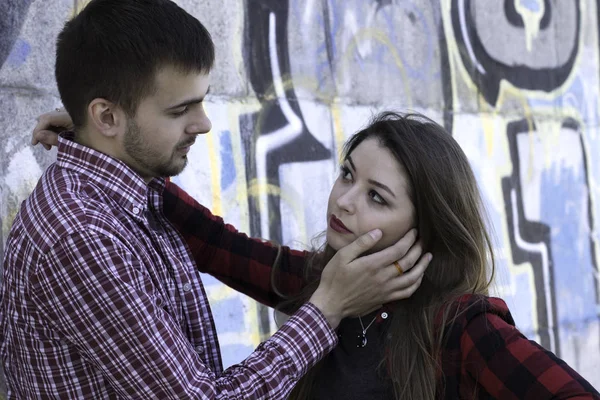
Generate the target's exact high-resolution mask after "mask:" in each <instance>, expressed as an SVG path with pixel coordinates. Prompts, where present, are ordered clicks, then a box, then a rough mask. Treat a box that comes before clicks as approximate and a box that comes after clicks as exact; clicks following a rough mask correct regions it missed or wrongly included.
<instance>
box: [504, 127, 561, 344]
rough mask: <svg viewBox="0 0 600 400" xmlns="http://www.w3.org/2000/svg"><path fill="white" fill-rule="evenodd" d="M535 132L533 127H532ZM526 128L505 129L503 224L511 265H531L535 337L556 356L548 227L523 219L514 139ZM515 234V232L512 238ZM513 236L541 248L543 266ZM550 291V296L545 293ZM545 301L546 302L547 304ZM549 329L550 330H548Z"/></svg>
mask: <svg viewBox="0 0 600 400" xmlns="http://www.w3.org/2000/svg"><path fill="white" fill-rule="evenodd" d="M531 128H532V129H535V125H532V127H531ZM529 131H530V126H529V123H528V121H527V120H520V121H515V122H511V123H509V124H508V126H507V132H506V133H507V136H508V143H509V150H510V158H511V161H512V166H513V172H512V175H510V176H508V177H506V178H503V179H502V192H503V197H504V204H505V210H506V223H507V226H508V230H509V239H510V248H511V253H512V259H513V262H514V263H515V264H521V263H524V262H529V263H531V266H532V268H533V275H534V284H535V290H536V293H537V296H536V298H537V304H536V308H537V316H538V321H537V323H538V328H539V331H538V334H539V336H540V342H541V343H540V344H541V345H542V346H544V347H545V348H547V349H550V350H552V351H554V352H555V353H556V354H559V353H560V346H559V340H558V321H557V317H556V312H557V309H556V293H555V286H554V276H553V275H554V274H553V269H552V267H553V262H552V251H551V249H552V243H551V237H550V227H549V226H548V225H546V224H543V223H541V222H537V221H530V220H528V219H527V218H526V217H525V207H524V204H523V193H522V182H521V165H520V159H519V148H518V144H517V139H518V136H519V135H528V134H529ZM515 232H517V233H516V234H515ZM516 235H519V236H520V238H521V239H522V240H523V241H524V242H526V243H528V244H534V245H537V244H542V245H543V246H544V247H545V248H546V251H547V263H548V265H547V266H544V265H543V263H544V259H543V257H542V255H541V254H540V253H539V252H534V251H529V250H526V249H524V248H522V247H520V246H519V245H518V244H517V238H516ZM546 288H550V293H546ZM548 299H549V300H548ZM550 326H552V329H550V328H549V327H550Z"/></svg>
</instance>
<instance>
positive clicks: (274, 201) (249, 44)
mask: <svg viewBox="0 0 600 400" xmlns="http://www.w3.org/2000/svg"><path fill="white" fill-rule="evenodd" d="M288 12H289V1H287V0H246V2H245V15H246V20H245V26H244V29H245V32H244V40H245V43H244V58H245V65H246V69H247V73H248V77H249V79H250V84H251V86H252V89H253V90H254V92H255V93H256V95H257V97H258V99H259V101H260V110H259V111H258V112H256V113H253V114H250V115H243V116H241V117H240V129H241V133H242V138H243V141H244V148H245V152H246V157H245V158H246V160H245V162H246V171H247V173H246V177H247V182H248V185H249V186H251V185H252V184H253V182H255V180H256V178H257V162H258V161H264V162H266V167H267V168H266V170H267V180H268V183H269V184H270V185H273V186H275V187H279V186H280V180H279V167H280V166H281V165H283V164H286V163H292V162H302V161H318V160H327V159H330V158H331V152H330V151H329V150H328V149H327V148H325V147H324V146H323V145H322V144H321V143H320V142H319V141H318V140H317V139H316V138H315V137H314V136H313V135H312V134H311V133H310V132H309V130H308V128H307V127H306V123H305V122H304V117H303V115H302V112H301V110H300V107H299V105H298V100H297V98H296V94H295V91H294V87H293V85H292V84H291V83H290V80H289V78H290V77H291V67H290V55H289V48H288V39H287V21H288ZM273 23H274V26H272V24H273ZM271 29H274V33H275V37H276V46H275V49H274V50H275V51H274V54H273V55H272V53H271V51H272V50H273V48H272V42H271V41H270V38H269V34H270V30H271ZM272 57H276V59H272ZM273 62H275V63H276V64H277V66H278V68H279V73H280V76H279V77H275V71H273V68H272V63H273ZM279 78H280V79H285V80H286V81H287V82H286V85H285V100H286V101H287V105H289V108H290V109H291V112H293V113H294V114H295V116H296V117H297V118H299V119H300V121H301V125H302V128H301V133H300V134H298V135H296V136H295V138H294V139H293V140H291V141H289V142H287V143H286V144H284V145H282V146H281V147H278V148H275V149H272V150H271V151H269V152H268V153H267V154H266V160H257V159H256V157H257V155H256V143H257V140H258V139H259V138H260V137H264V136H266V135H276V134H278V132H280V131H281V130H282V129H284V128H286V127H287V126H288V125H289V124H290V121H289V120H288V118H287V117H286V115H285V113H284V112H283V110H282V105H281V101H282V99H278V98H276V97H275V96H274V83H275V82H274V80H275V79H279ZM323 123H324V124H327V123H329V122H327V121H323ZM248 203H249V210H250V234H251V235H252V236H255V237H268V238H269V239H271V240H274V241H276V242H279V243H281V241H282V231H281V211H280V198H279V196H275V195H269V196H268V207H267V210H268V211H267V212H268V214H269V215H268V216H267V217H268V220H269V228H268V229H269V231H268V232H262V231H261V223H260V221H261V217H263V218H264V217H265V216H261V214H260V213H261V210H260V205H259V203H258V198H257V197H254V196H249V198H248ZM263 212H264V211H263ZM259 313H260V321H261V322H260V325H261V327H260V328H261V333H262V334H263V335H268V334H269V333H270V321H269V317H268V312H267V310H266V308H262V309H261V310H260V311H259Z"/></svg>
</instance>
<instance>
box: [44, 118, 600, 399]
mask: <svg viewBox="0 0 600 400" xmlns="http://www.w3.org/2000/svg"><path fill="white" fill-rule="evenodd" d="M67 122H68V115H66V114H64V113H63V114H61V115H60V116H58V117H53V118H51V119H49V120H47V124H48V125H57V126H67V125H65V124H66V123H67ZM43 128H44V127H43V126H42V127H40V126H38V128H36V129H37V131H38V132H40V131H43ZM40 129H41V130H40ZM37 140H39V141H41V142H42V143H44V144H45V145H46V146H49V145H50V144H53V143H54V141H55V138H54V137H52V134H51V133H49V132H45V133H44V134H40V135H37V136H36V137H34V144H35V142H36V141H37ZM343 159H344V162H343V164H342V166H341V169H340V174H339V177H338V179H337V180H336V182H335V184H334V187H333V189H332V191H331V194H330V197H329V202H328V207H327V223H328V227H327V231H326V243H325V244H324V245H323V247H322V249H321V251H318V252H315V253H314V257H313V258H312V259H311V260H310V262H309V264H308V266H307V268H306V269H305V276H304V279H303V280H304V284H302V283H299V284H298V285H294V286H290V285H289V277H286V278H285V279H283V280H281V279H278V277H279V276H278V274H277V273H276V274H275V275H274V276H272V278H273V279H272V280H273V283H274V286H275V287H277V283H278V282H288V284H287V285H286V286H285V288H283V285H281V286H280V289H281V290H280V291H279V293H280V296H281V297H286V298H287V301H285V302H284V303H282V304H281V305H280V308H281V309H282V310H283V311H285V312H290V311H293V310H294V308H297V307H299V306H300V305H301V304H303V303H304V302H305V301H306V300H307V299H308V298H310V296H311V295H312V293H313V292H314V290H315V289H316V287H317V286H318V282H319V277H320V271H321V270H322V268H323V267H324V266H325V265H326V264H327V261H328V260H329V259H330V258H331V257H333V255H334V254H335V253H336V251H337V250H339V249H340V248H341V247H343V246H345V245H346V244H348V243H350V242H352V241H353V240H354V239H355V238H356V237H358V236H360V235H361V234H362V233H365V232H368V231H370V230H372V229H375V228H378V229H381V231H382V233H383V236H382V239H381V240H380V241H379V242H378V244H377V247H376V248H374V249H373V251H376V250H378V249H381V248H384V247H386V246H388V245H389V244H391V243H394V242H395V241H396V240H398V239H399V238H400V237H402V236H403V235H404V234H405V233H406V232H407V231H409V230H410V229H412V228H417V230H418V232H419V234H420V240H421V243H422V247H423V248H426V249H428V250H429V251H430V252H431V253H433V254H434V255H435V257H433V260H432V261H431V262H430V264H429V267H428V269H427V271H426V273H425V277H424V279H423V282H422V284H421V286H420V288H419V289H418V290H417V291H416V292H415V293H414V294H413V296H412V297H410V298H409V299H407V300H402V301H399V302H396V303H394V304H386V305H384V307H383V308H382V309H379V310H377V311H375V312H373V313H370V314H368V315H363V316H361V317H359V318H353V319H345V320H343V321H342V322H341V323H340V325H339V327H338V330H337V332H338V337H339V345H338V347H337V348H336V349H334V350H333V352H332V353H330V354H329V355H328V356H326V357H325V358H324V359H323V360H322V361H321V362H320V363H319V364H318V365H317V366H315V367H314V368H313V369H312V370H311V371H309V372H308V374H307V375H305V377H304V378H302V379H301V380H300V381H299V382H298V384H297V385H296V387H295V389H294V391H293V392H292V394H291V396H290V398H291V399H342V398H343V399H411V400H412V399H456V398H466V399H473V398H481V399H489V398H498V399H505V398H506V399H564V398H570V399H600V395H599V394H598V392H597V391H595V390H594V388H593V387H592V386H591V385H590V384H589V383H588V382H586V381H585V380H584V379H583V378H582V377H581V376H580V375H579V374H577V373H576V372H575V371H574V370H572V369H571V368H570V367H569V366H568V365H566V364H565V363H564V362H563V361H562V360H560V359H558V358H557V357H556V356H554V355H553V354H552V353H550V352H548V351H546V350H544V349H543V348H542V347H540V346H539V345H537V344H536V343H534V342H531V341H528V340H527V339H526V338H525V337H524V336H523V335H522V334H521V333H520V332H519V331H518V330H517V329H516V328H515V327H514V321H513V319H512V317H511V315H510V312H509V311H508V308H507V307H506V304H505V303H504V302H503V301H502V300H500V299H497V298H491V297H487V291H488V287H489V285H490V283H491V279H492V276H493V271H494V257H493V251H492V246H491V243H490V239H489V236H488V233H487V231H486V226H485V219H484V213H483V209H482V205H481V198H480V194H479V191H478V188H477V184H476V181H475V178H474V175H473V172H472V170H471V167H470V165H469V162H468V160H467V158H466V157H465V155H464V153H463V151H462V149H461V148H460V146H459V145H458V144H457V143H456V141H455V140H454V139H453V138H452V136H451V135H450V134H448V133H447V132H446V131H445V130H444V129H443V128H442V127H440V126H439V125H437V124H436V123H434V122H432V121H430V120H428V119H426V118H425V117H423V116H420V115H416V114H413V115H406V116H402V115H399V114H395V113H391V112H387V113H383V114H380V115H379V116H377V117H376V118H375V119H374V120H373V121H372V123H371V124H370V125H369V126H368V127H367V128H366V129H364V130H362V131H360V132H358V133H357V134H356V135H354V136H353V137H352V138H350V140H349V141H348V142H347V144H346V146H345V152H344V158H343ZM181 204H183V203H181ZM197 207H200V206H199V205H198V206H197ZM181 215H189V213H187V212H182V213H181ZM169 218H170V219H171V220H172V221H173V222H174V223H175V224H176V225H178V226H180V227H181V230H185V229H191V228H190V223H189V221H187V220H182V221H178V217H177V214H174V215H173V216H172V217H169ZM182 219H183V218H182ZM184 236H185V234H184ZM275 264H277V262H275ZM396 266H397V268H398V273H399V274H402V273H403V268H402V265H400V264H397V265H396ZM280 272H281V273H282V274H285V273H286V271H280ZM301 286H304V289H303V290H301V291H300V289H298V288H300V287H301ZM281 292H284V293H281Z"/></svg>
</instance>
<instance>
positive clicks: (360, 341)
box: [356, 332, 367, 347]
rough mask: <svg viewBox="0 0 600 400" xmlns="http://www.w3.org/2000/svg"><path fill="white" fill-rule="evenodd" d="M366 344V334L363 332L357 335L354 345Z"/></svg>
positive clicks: (362, 345)
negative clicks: (356, 342)
mask: <svg viewBox="0 0 600 400" xmlns="http://www.w3.org/2000/svg"><path fill="white" fill-rule="evenodd" d="M366 346H367V335H366V334H365V332H363V333H361V334H359V335H358V344H357V345H356V347H366Z"/></svg>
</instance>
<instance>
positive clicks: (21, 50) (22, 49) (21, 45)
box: [6, 38, 31, 67]
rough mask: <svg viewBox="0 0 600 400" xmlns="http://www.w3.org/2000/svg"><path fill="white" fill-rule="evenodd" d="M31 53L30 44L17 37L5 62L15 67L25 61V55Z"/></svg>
mask: <svg viewBox="0 0 600 400" xmlns="http://www.w3.org/2000/svg"><path fill="white" fill-rule="evenodd" d="M29 53H31V45H30V44H29V43H27V42H26V41H25V40H23V39H20V38H19V39H17V40H16V41H15V45H14V46H13V49H12V51H11V52H10V54H9V55H8V58H7V59H6V63H7V64H9V65H12V66H15V67H19V66H21V65H23V64H24V63H25V61H27V57H28V56H29Z"/></svg>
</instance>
